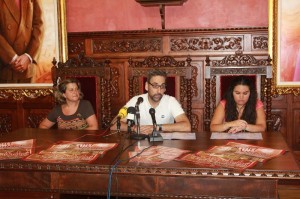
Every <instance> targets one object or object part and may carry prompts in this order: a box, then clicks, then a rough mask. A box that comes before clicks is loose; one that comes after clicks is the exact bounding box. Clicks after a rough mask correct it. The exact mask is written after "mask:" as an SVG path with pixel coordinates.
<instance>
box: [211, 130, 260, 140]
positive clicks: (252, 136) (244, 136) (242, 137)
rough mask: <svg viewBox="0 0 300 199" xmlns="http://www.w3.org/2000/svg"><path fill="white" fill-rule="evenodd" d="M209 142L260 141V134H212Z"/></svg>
mask: <svg viewBox="0 0 300 199" xmlns="http://www.w3.org/2000/svg"><path fill="white" fill-rule="evenodd" d="M210 139H211V140H227V139H228V140H262V139H263V138H262V134H261V133H259V132H257V133H226V132H212V133H211V136H210Z"/></svg>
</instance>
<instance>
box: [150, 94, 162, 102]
mask: <svg viewBox="0 0 300 199" xmlns="http://www.w3.org/2000/svg"><path fill="white" fill-rule="evenodd" d="M158 96H159V97H158ZM162 97H163V95H162V94H155V95H152V96H150V98H151V99H152V100H153V101H154V102H159V101H160V100H161V98H162Z"/></svg>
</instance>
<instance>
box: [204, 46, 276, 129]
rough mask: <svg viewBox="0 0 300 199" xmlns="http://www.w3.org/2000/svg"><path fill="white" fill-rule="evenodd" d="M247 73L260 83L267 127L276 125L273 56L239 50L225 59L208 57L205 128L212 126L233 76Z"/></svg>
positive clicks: (258, 90)
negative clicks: (272, 107) (211, 121)
mask: <svg viewBox="0 0 300 199" xmlns="http://www.w3.org/2000/svg"><path fill="white" fill-rule="evenodd" d="M238 75H246V76H249V78H252V79H253V81H254V82H255V84H256V89H257V92H258V98H259V99H260V100H262V101H263V102H264V105H265V111H266V119H267V130H269V131H270V130H273V129H272V123H273V122H272V119H274V118H272V116H271V105H272V99H271V80H272V66H271V59H270V57H268V58H263V57H255V56H254V55H252V54H243V52H242V51H236V53H235V54H234V55H227V56H225V57H224V58H223V59H221V60H220V59H219V60H210V58H209V57H208V56H207V57H206V66H205V115H204V127H205V130H207V131H209V130H210V127H209V126H210V120H211V118H212V116H213V112H214V110H215V108H216V106H217V104H218V103H219V102H220V100H221V98H222V95H223V92H225V91H226V90H227V87H226V86H229V82H230V79H232V77H234V76H238Z"/></svg>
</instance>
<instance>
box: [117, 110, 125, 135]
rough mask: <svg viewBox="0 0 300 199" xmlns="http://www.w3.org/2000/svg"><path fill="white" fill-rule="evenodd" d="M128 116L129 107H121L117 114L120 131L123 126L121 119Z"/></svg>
mask: <svg viewBox="0 0 300 199" xmlns="http://www.w3.org/2000/svg"><path fill="white" fill-rule="evenodd" d="M126 116H127V107H123V108H121V109H120V111H119V113H118V116H117V131H120V128H121V119H123V118H125V117H126Z"/></svg>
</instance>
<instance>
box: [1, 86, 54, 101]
mask: <svg viewBox="0 0 300 199" xmlns="http://www.w3.org/2000/svg"><path fill="white" fill-rule="evenodd" d="M52 94H53V89H52V88H45V89H43V88H23V87H20V88H4V89H0V99H8V98H9V97H12V98H13V99H14V100H16V101H19V100H23V99H24V97H27V98H31V99H33V98H38V97H44V96H48V95H52Z"/></svg>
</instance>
